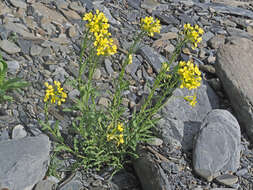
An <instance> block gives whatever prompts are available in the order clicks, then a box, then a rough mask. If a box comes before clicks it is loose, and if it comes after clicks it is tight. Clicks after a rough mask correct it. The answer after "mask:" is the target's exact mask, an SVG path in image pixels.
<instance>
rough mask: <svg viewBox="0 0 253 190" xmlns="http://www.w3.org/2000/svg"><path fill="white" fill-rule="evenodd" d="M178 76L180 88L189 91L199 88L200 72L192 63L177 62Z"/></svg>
mask: <svg viewBox="0 0 253 190" xmlns="http://www.w3.org/2000/svg"><path fill="white" fill-rule="evenodd" d="M178 74H179V76H180V81H181V85H180V88H188V89H189V90H191V89H195V88H197V87H199V86H200V83H201V80H202V79H201V72H200V71H199V68H198V66H197V65H194V63H193V62H192V61H188V62H187V63H186V62H185V61H180V62H179V69H178Z"/></svg>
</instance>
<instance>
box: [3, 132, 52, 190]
mask: <svg viewBox="0 0 253 190" xmlns="http://www.w3.org/2000/svg"><path fill="white" fill-rule="evenodd" d="M49 151H50V141H49V138H48V137H47V136H45V135H40V136H36V137H27V138H23V139H18V140H9V141H1V142H0V157H1V162H0V181H1V188H4V187H5V188H9V189H11V190H21V189H22V190H23V189H26V190H31V189H32V188H33V186H34V185H35V184H36V183H38V181H40V180H42V179H43V177H44V175H45V173H46V171H47V164H48V161H49Z"/></svg>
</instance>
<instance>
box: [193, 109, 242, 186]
mask: <svg viewBox="0 0 253 190" xmlns="http://www.w3.org/2000/svg"><path fill="white" fill-rule="evenodd" d="M195 139H196V140H195V144H194V150H193V167H194V170H195V172H196V173H197V174H198V175H200V176H201V177H203V178H205V179H207V180H208V181H211V180H212V179H213V178H214V177H215V176H217V174H219V173H220V172H229V171H230V172H235V171H236V170H237V169H238V168H239V165H240V151H241V149H240V143H241V131H240V126H239V124H238V122H237V120H236V118H235V117H234V116H233V115H232V114H231V113H230V112H228V111H227V110H220V109H215V110H212V111H211V112H210V113H209V114H208V115H207V116H206V118H205V119H204V121H203V123H202V124H201V130H200V132H199V134H198V135H197V137H196V138H195Z"/></svg>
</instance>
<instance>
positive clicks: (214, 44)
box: [207, 35, 225, 49]
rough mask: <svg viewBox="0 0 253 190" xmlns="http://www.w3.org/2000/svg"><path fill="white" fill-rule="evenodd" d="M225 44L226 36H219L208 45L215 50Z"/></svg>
mask: <svg viewBox="0 0 253 190" xmlns="http://www.w3.org/2000/svg"><path fill="white" fill-rule="evenodd" d="M224 43H225V36H224V35H217V36H214V37H213V38H211V39H210V40H209V41H208V42H207V44H208V45H209V46H211V48H213V49H218V48H219V47H220V46H221V45H223V44H224Z"/></svg>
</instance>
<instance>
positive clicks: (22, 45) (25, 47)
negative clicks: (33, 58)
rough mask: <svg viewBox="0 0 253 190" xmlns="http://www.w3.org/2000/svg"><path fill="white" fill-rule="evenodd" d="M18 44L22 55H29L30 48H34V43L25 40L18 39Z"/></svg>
mask: <svg viewBox="0 0 253 190" xmlns="http://www.w3.org/2000/svg"><path fill="white" fill-rule="evenodd" d="M17 44H18V45H19V47H20V48H21V51H22V53H24V54H26V55H27V54H29V52H30V48H31V46H32V42H31V41H29V40H24V39H23V38H18V39H17Z"/></svg>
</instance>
